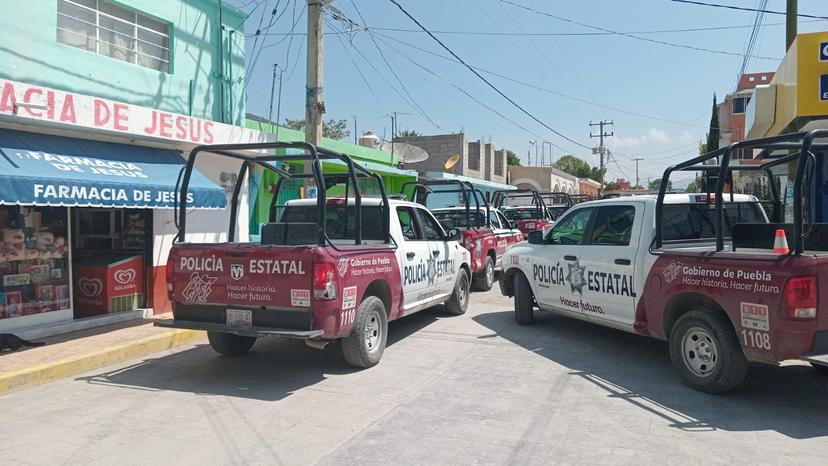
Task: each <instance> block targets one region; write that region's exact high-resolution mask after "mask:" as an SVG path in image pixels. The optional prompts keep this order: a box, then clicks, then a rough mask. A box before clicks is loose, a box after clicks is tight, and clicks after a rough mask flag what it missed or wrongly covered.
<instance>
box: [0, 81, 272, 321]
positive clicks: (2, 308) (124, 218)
mask: <svg viewBox="0 0 828 466" xmlns="http://www.w3.org/2000/svg"><path fill="white" fill-rule="evenodd" d="M0 86H2V97H0V236H2V241H0V333H2V332H12V331H15V332H17V331H24V333H25V331H26V330H27V329H33V328H35V329H41V331H40V333H38V334H39V335H47V334H50V333H61V332H63V331H68V330H73V329H77V328H85V327H88V326H93V325H95V324H96V323H97V324H102V323H109V322H113V321H118V320H126V319H128V318H135V317H141V316H142V315H144V313H147V312H164V311H168V310H169V303H168V302H167V300H166V291H165V284H164V267H165V265H166V259H167V255H168V252H169V247H170V245H171V244H172V240H173V236H174V234H175V232H176V229H175V219H174V216H173V211H174V209H175V207H176V186H177V185H178V183H179V182H180V180H179V175H180V174H181V172H182V169H183V167H184V165H185V163H186V157H187V156H188V154H189V151H190V149H191V148H192V147H194V146H196V145H198V144H210V143H230V142H263V141H265V140H266V135H265V134H263V133H258V132H255V131H252V130H249V129H245V128H240V127H235V126H230V125H225V124H221V123H217V122H213V121H209V120H201V119H197V118H193V117H190V116H185V115H176V114H171V113H168V112H161V111H158V110H154V109H149V108H145V107H137V106H133V105H128V104H124V103H119V102H112V101H108V100H105V99H98V98H94V97H90V96H84V95H79V94H72V93H65V92H62V91H57V90H53V89H45V88H42V87H38V86H32V85H28V84H24V83H18V82H12V81H3V80H0ZM202 162H203V163H202ZM197 169H198V170H199V171H198V172H197V173H194V174H193V178H192V181H191V182H190V188H189V192H188V194H187V197H188V209H192V212H190V217H189V219H190V221H191V222H193V223H194V225H193V227H192V229H188V230H189V231H192V233H190V234H188V239H194V240H200V241H221V240H222V239H224V238H226V235H227V225H228V223H227V215H228V213H227V210H228V209H225V207H226V205H227V193H228V191H229V189H231V188H232V184H231V183H228V181H229V180H233V181H234V180H235V176H234V174H235V173H236V172H237V171H238V169H239V167H238V166H237V165H234V164H233V163H232V162H228V161H224V160H222V159H218V158H216V157H210V156H209V155H205V157H204V159H202V158H201V157H199V162H198V164H197ZM244 192H246V190H242V193H244ZM242 202H243V203H244V202H246V200H243V201H242ZM240 223H243V222H240ZM188 226H189V225H188ZM246 232H247V225H246V224H243V225H240V226H239V231H238V232H237V237H238V238H240V239H241V240H245V239H246ZM50 330H53V331H50Z"/></svg>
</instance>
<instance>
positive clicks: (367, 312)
mask: <svg viewBox="0 0 828 466" xmlns="http://www.w3.org/2000/svg"><path fill="white" fill-rule="evenodd" d="M387 341H388V314H387V313H386V312H385V304H383V303H382V300H380V299H379V298H377V297H376V296H367V297H366V298H365V299H364V300H363V301H362V303H360V305H359V309H357V313H356V317H355V318H354V327H353V328H352V329H351V334H350V335H348V336H347V337H345V338H343V339H342V356H344V357H345V362H347V363H348V364H349V365H351V366H354V367H363V368H364V367H371V366H375V365H377V363H378V362H380V359H382V353H383V352H384V351H385V343H386V342H387Z"/></svg>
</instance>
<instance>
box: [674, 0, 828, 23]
mask: <svg viewBox="0 0 828 466" xmlns="http://www.w3.org/2000/svg"><path fill="white" fill-rule="evenodd" d="M667 1H670V2H675V3H687V4H690V5H700V6H709V7H714V8H726V9H729V10H739V11H751V12H762V13H767V14H769V15H783V16H786V15H787V13H786V12H784V11H775V10H767V9H764V8H763V9H758V8H747V7H742V6H735V5H723V4H721V3H708V2H699V1H695V0H667ZM796 16H798V17H800V18H816V19H828V16H817V15H808V14H804V13H797V15H796Z"/></svg>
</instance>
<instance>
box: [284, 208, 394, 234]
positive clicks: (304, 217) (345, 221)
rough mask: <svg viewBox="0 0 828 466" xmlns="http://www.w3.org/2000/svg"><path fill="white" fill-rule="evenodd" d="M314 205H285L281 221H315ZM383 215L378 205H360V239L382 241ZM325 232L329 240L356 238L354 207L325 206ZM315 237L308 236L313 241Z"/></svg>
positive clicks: (316, 219)
mask: <svg viewBox="0 0 828 466" xmlns="http://www.w3.org/2000/svg"><path fill="white" fill-rule="evenodd" d="M317 212H318V210H317V209H316V205H312V206H310V205H308V206H290V205H289V206H286V207H285V208H284V213H282V218H281V219H280V220H279V221H280V222H282V223H316V222H317V221H318V219H319V214H318V213H317ZM382 220H383V216H382V208H381V207H379V206H363V207H362V239H363V240H377V241H383V240H384V234H383V222H382ZM325 232H326V233H327V234H328V238H330V239H331V240H354V239H356V207H354V206H345V205H328V206H326V207H325ZM315 240H316V238H310V239H309V241H311V242H313V241H315Z"/></svg>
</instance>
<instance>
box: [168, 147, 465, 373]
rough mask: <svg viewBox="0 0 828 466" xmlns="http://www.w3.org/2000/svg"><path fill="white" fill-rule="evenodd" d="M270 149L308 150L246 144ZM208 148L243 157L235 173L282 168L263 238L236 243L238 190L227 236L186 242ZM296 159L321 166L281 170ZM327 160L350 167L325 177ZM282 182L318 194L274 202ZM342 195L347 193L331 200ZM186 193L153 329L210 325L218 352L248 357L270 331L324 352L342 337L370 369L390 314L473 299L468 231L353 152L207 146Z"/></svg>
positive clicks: (458, 310)
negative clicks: (164, 302)
mask: <svg viewBox="0 0 828 466" xmlns="http://www.w3.org/2000/svg"><path fill="white" fill-rule="evenodd" d="M274 148H277V149H284V148H293V149H300V150H303V151H304V154H303V155H265V154H261V155H260V154H250V153H249V152H244V151H251V150H264V149H274ZM203 153H212V154H217V155H222V156H226V157H232V158H236V159H238V160H241V161H242V162H243V163H242V169H241V171H240V173H239V176H238V179H239V180H244V179H245V172H246V168H245V167H248V166H249V165H254V164H255V165H259V166H261V167H263V168H265V169H267V170H271V171H274V172H276V173H277V174H279V175H280V181H279V182H278V183H277V185H276V187H275V189H274V191H275V194H274V197H273V199H274V201H273V202H274V203H273V204H272V205H271V207H272V208H271V219H270V223H267V224H265V225H264V226H263V227H262V231H261V241H260V242H255V243H237V242H233V231H234V230H235V228H234V226H235V216H236V214H237V203H238V194H239V191H240V188H239V187H238V186H237V187H236V188H235V190H234V191H233V195H232V198H231V202H232V204H231V205H232V207H231V220H230V222H231V226H230V229H229V233H228V235H229V241H228V242H224V243H217V244H216V243H210V244H205V243H189V242H186V241H182V240H183V239H186V238H187V236H186V196H185V193H186V192H187V185H188V181H189V176H190V173H191V172H192V169H193V163H194V160H195V158H196V156H198V155H199V154H203ZM288 160H290V161H293V160H299V161H300V162H309V164H310V166H311V168H312V169H313V173H312V174H309V175H303V174H297V173H295V172H294V170H290V171H287V170H285V169H284V168H282V167H284V166H285V165H283V164H285V162H286V161H288ZM320 160H325V161H327V162H329V163H331V162H340V163H342V164H344V165H345V166H346V167H347V168H348V173H347V174H346V175H342V174H336V175H328V174H324V173H322V171H321V163H320ZM273 162H278V163H279V164H280V165H277V164H275V163H273ZM294 166H295V165H294ZM299 166H301V165H299ZM360 178H363V179H364V178H368V179H369V180H371V181H372V182H373V183H375V186H379V189H380V192H381V198H371V199H368V198H362V196H361V193H360V188H359V183H358V181H359V179H360ZM284 179H299V180H302V179H305V180H307V179H312V180H313V181H314V183H315V185H316V186H318V187H320V188H319V189H318V193H317V197H316V198H314V199H298V200H290V201H287V202H285V203H283V204H281V205H276V202H277V199H279V198H280V196H279V193H280V188H281V185H282V183H281V181H282V180H284ZM240 183H241V181H240ZM321 187H324V189H323V188H321ZM337 192H339V193H342V195H343V196H344V197H328V196H329V195H330V194H336V193H337ZM349 195H350V197H349ZM179 199H180V200H183V202H182V201H180V202H181V205H180V208H179V216H178V225H179V233H178V236H177V241H176V243H175V244H174V245H173V247H172V250H171V252H170V255H169V260H168V262H167V266H166V273H167V287H168V292H169V296H170V301H171V302H172V303H173V317H174V318H173V319H172V320H166V321H162V322H158V323H156V325H159V326H164V327H174V328H186V329H195V330H206V331H207V332H208V333H207V335H208V337H209V341H210V345H211V346H212V347H213V349H215V350H216V351H217V352H219V353H221V354H224V355H228V356H238V355H241V354H244V353H246V352H247V351H249V350H250V349H251V347H252V346H253V344H254V343H255V342H256V339H257V338H258V337H263V336H276V337H283V338H292V339H302V340H305V341H306V342H307V343H308V344H309V345H310V346H312V347H317V348H320V347H324V346H325V345H326V344H327V343H328V342H329V341H330V340H333V339H340V338H341V339H342V351H343V354H344V357H345V361H346V362H347V363H349V364H351V365H354V366H357V367H369V366H372V365H374V364H377V363H378V362H379V360H380V358H381V356H382V353H383V350H384V348H385V344H386V338H387V332H388V322H389V321H391V320H395V319H398V318H400V317H403V316H405V315H408V314H411V313H414V312H417V311H420V310H422V309H426V308H429V307H432V306H435V305H438V304H442V303H445V305H446V309H447V310H448V312H449V313H451V314H455V315H457V314H463V313H465V311H466V307H467V306H468V293H469V284H470V276H471V271H470V268H469V253H468V251H466V249H465V248H463V247H462V246H461V245H460V244H459V243H458V241H457V240H456V239H457V238H459V236H460V232H459V231H453V232H451V235H449V234H446V233H445V232H444V230H443V228H442V227H441V226H440V224H439V223H438V222H437V220H436V219H435V218H434V216H432V215H431V213H430V212H429V211H428V210H427V209H425V208H424V207H423V206H421V205H419V204H415V203H413V202H407V201H401V200H389V199H388V197H387V196H386V194H385V190H384V187H383V185H382V179H381V178H380V177H378V176H377V175H375V174H372V173H369V172H368V171H366V170H365V169H364V168H362V167H360V166H359V165H358V164H356V163H355V162H353V161H352V160H351V159H350V158H348V157H347V156H346V155H343V154H339V153H335V152H330V151H326V150H323V149H316V148H315V147H314V146H312V145H310V144H304V143H293V144H285V143H257V144H242V145H222V146H201V147H198V148H196V149H194V150H193V151H192V152H191V154H190V159H189V162H188V165H187V169H186V171H185V173H184V176H183V182H182V187H181V195H180V196H179Z"/></svg>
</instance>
